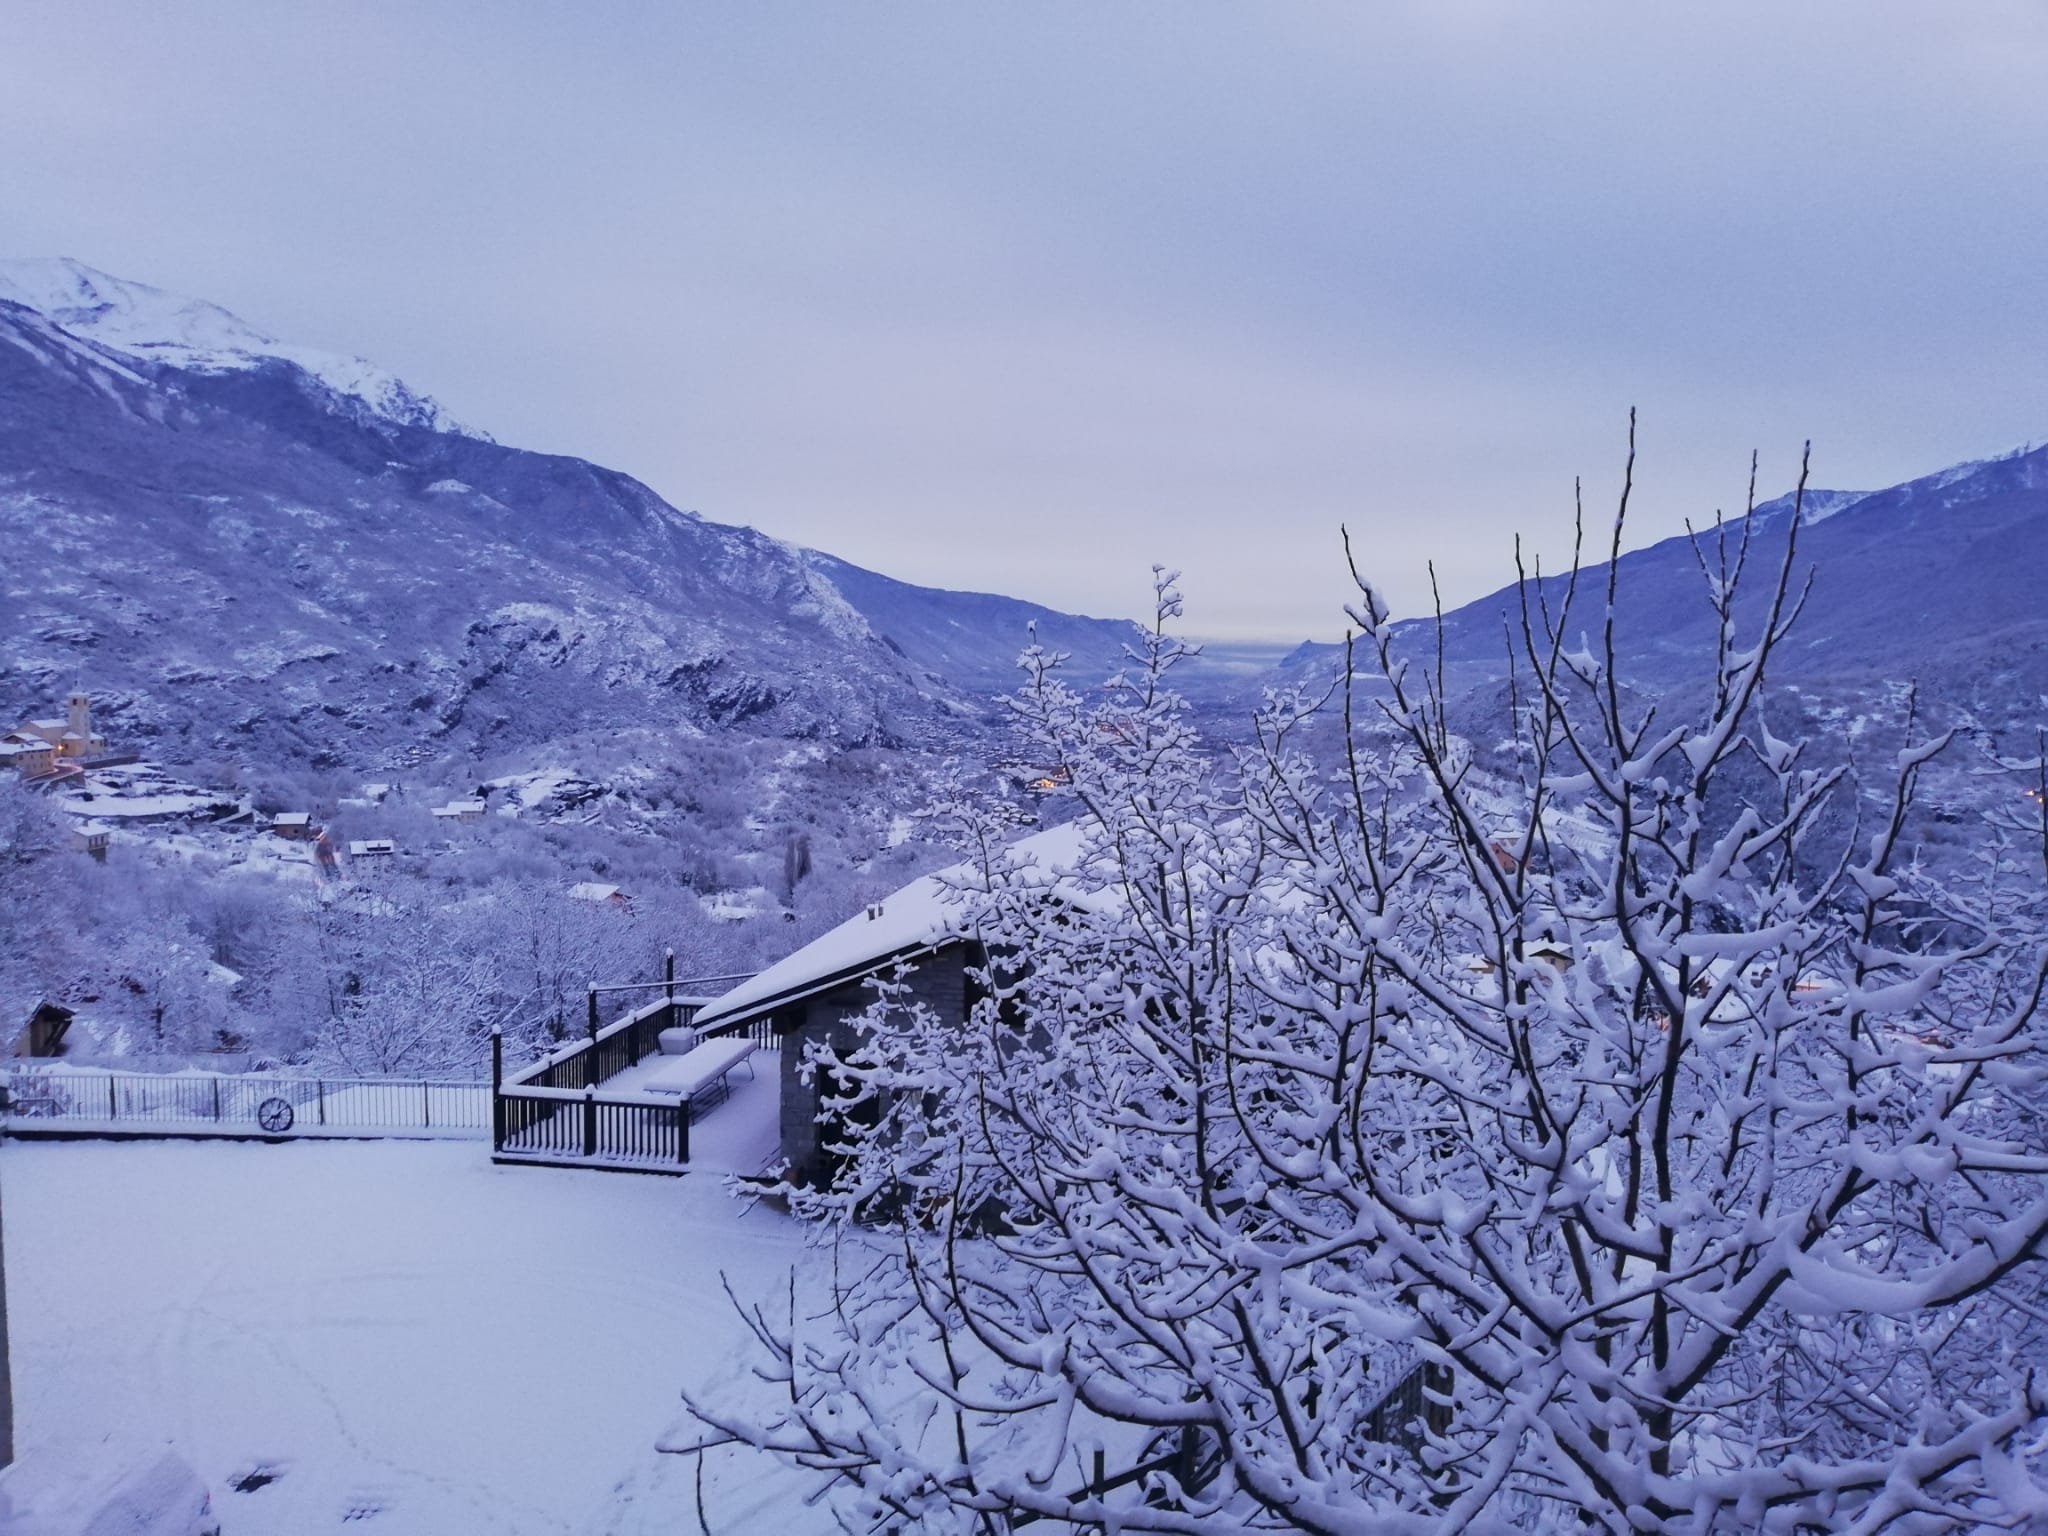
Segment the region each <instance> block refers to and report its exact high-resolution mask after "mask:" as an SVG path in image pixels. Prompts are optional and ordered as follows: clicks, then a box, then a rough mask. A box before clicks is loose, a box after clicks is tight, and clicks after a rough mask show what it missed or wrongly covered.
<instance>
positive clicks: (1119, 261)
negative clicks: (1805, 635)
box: [0, 0, 2048, 639]
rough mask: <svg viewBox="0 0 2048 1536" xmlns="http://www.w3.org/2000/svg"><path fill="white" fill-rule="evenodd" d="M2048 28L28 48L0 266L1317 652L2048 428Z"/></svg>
mask: <svg viewBox="0 0 2048 1536" xmlns="http://www.w3.org/2000/svg"><path fill="white" fill-rule="evenodd" d="M2044 79H2048V8H2044V7H2042V6H2040V5H2038V4H2034V3H2022V0H2004V3H1998V0H1990V3H1985V4H1976V5H1971V6H1968V7H1950V6H1941V5H1935V4H1928V5H1923V6H1904V5H1891V4H1884V3H1876V4H1853V5H1851V4H1824V3H1815V4H1801V5H1797V6H1787V5H1782V4H1770V5H1756V6H1741V5H1732V4H1721V5H1714V6H1703V7H1693V8H1688V9H1687V10H1686V11H1685V12H1684V13H1683V14H1679V13H1678V8H1665V7H1648V6H1641V5H1619V4H1616V5H1579V4H1540V5H1539V4H1535V3H1533V0H1532V3H1530V4H1526V5H1508V4H1483V3H1446V4H1432V5H1426V6H1425V5H1413V6H1400V5H1377V6H1366V5H1352V4H1342V5H1328V6H1323V5H1306V4H1275V5H1228V6H1226V5H1220V4H1210V3H1202V0H1178V3H1173V4H1166V3H1153V4H1137V5H1115V6H1112V5H1103V4H1098V3H1092V0H1091V3H1087V4H1078V3H1034V4H1031V5H1000V6H997V5H976V4H948V5H943V6H942V5H936V4H916V5H908V4H906V5H899V6H881V5H860V6H852V5H838V4H825V3H822V0H820V3H816V4H803V5H798V4H773V3H763V4H750V5H744V6H742V5H719V6H709V5H706V6H670V5H665V4H664V5H646V6H642V7H637V8H636V7H629V6H625V5H617V6H604V7H581V6H572V5H555V6H525V5H513V4H497V5H491V6H482V5H476V6H467V7H455V6H435V5H417V6H415V5H397V4H390V5H381V6H373V5H361V6H346V7H341V6H335V7H320V8H313V7H297V6H289V7H281V6H276V5H271V4H257V3H249V4H240V5H238V4H232V3H220V4H213V5H208V6H205V7H166V6H155V5H150V6H144V5H139V4H138V5H135V6H131V7H102V6H95V5H91V4H76V3H67V4H51V5H46V6H29V5H23V6H15V7H10V8H9V12H8V18H7V26H6V29H5V31H4V33H0V167H4V170H0V254H12V255H54V254H63V255H72V256H76V257H79V258H80V259H82V260H84V261H87V262H89V263H91V264H93V265H95V266H99V267H102V268H104V269H106V270H108V271H111V272H114V273H117V274H119V275H121V276H124V277H132V278H137V279H140V280H142V281H145V282H154V283H157V284H159V285H161V286H164V287H168V288H173V289H177V290H180V291H184V292H189V293H194V294H198V295H202V296H204V297H207V298H211V299H213V300H215V301H217V302H219V303H221V304H224V305H226V306H227V307H228V308H230V309H232V310H235V311H236V312H237V313H239V314H241V315H242V316H244V317H245V318H246V319H248V320H250V321H251V322H253V323H255V324H257V325H259V326H262V327H264V328H266V329H268V330H271V331H273V332H274V333H276V334H278V335H280V336H283V337H286V338H288V339H291V340H294V341H298V342H301V343H304V344H308V345H317V346H324V347H329V348H333V349H336V350H343V351H352V352H358V353H361V354H363V355H365V356H368V357H370V358H373V359H375V360H376V361H378V362H380V363H382V364H384V365H385V366H387V367H389V368H391V369H393V370H394V371H396V372H398V373H400V374H401V375H403V376H404V377H405V378H406V379H407V380H408V381H409V382H411V383H413V384H414V385H415V386H417V387H420V388H423V389H426V390H428V391H430V392H432V393H434V394H435V395H437V396H439V397H440V398H441V399H442V400H443V401H444V402H445V403H446V404H447V405H448V406H449V407H450V408H451V409H452V410H454V411H455V412H456V414H458V415H460V416H463V417H465V418H467V419H470V420H473V421H475V422H477V423H478V424H480V425H482V426H484V427H486V428H488V429H489V430H490V431H492V432H493V433H494V434H496V435H497V436H498V437H499V438H501V439H502V440H504V441H507V442H511V443H516V444H519V445H521V446H527V447H534V448H544V449H550V450H555V451H560V452H568V453H577V454H582V455H585V456H587V457H590V458H593V459H596V460H599V461H600V462H603V463H606V464H609V465H613V466H615V467H618V468H620V469H624V470H627V471H630V472H631V473H634V474H636V475H638V476H640V477H641V478H642V479H645V480H646V481H648V482H649V483H650V484H652V485H653V486H654V487H655V488H656V489H657V490H659V491H660V492H661V493H662V494H663V495H665V496H667V497H668V498H669V499H670V500H672V501H674V502H676V503H677V504H678V505H680V506H684V507H690V508H694V509H696V510H699V511H701V512H703V513H705V514H706V515H707V516H711V517H715V518H718V519H721V520H724V521H732V522H744V523H751V524H753V525H755V526H757V527H760V528H762V529H765V530H767V531H769V532H771V533H774V534H777V535H780V536H783V537H787V538H791V539H795V540H798V541H801V542H804V543H808V544H813V545H816V546H818V547H821V548H824V549H828V550H830V551H832V552H833V553H835V554H839V555H842V556H845V557H846V558H849V559H852V560H856V561H858V562H860V563H863V564H866V565H870V566H873V567H875V568H877V569H880V570H883V571H887V572H889V573H890V574H893V575H897V576H901V577H905V578H907V579H911V580H917V581H923V582H929V583H934V584H939V585H945V586H953V587H977V588H984V589H993V590H1000V591H1007V592H1012V593H1015V594H1017V595H1019V596H1025V597H1031V598H1035V599H1038V600H1041V601H1045V602H1050V603H1053V604H1056V605H1058V606H1061V607H1067V608H1074V609H1080V610H1083V611H1090V612H1098V613H1108V612H1130V611H1132V610H1133V609H1134V608H1136V607H1137V606H1138V605H1139V604H1140V603H1141V602H1142V600H1143V596H1144V593H1145V590H1146V581H1147V570H1148V568H1149V566H1150V564H1151V563H1152V562H1153V561H1155V560H1159V561H1164V562H1167V563H1169V564H1173V565H1177V566H1179V567H1181V568H1182V569H1183V571H1184V573H1185V582H1186V586H1187V591H1188V598H1189V621H1190V625H1191V627H1192V628H1193V629H1195V630H1197V631H1201V632H1207V633H1213V634H1229V635H1241V636H1269V637H1276V638H1290V639H1291V638H1297V637H1300V636H1303V635H1309V634H1315V635H1322V636H1327V635H1330V634H1333V633H1335V632H1336V630H1337V629H1338V628H1339V627H1340V625H1341V616H1340V615H1339V613H1338V610H1337V603H1338V602H1339V601H1340V600H1341V598H1342V595H1343V586H1342V583H1341V581H1340V578H1339V571H1338V551H1337V542H1336V528H1337V525H1338V523H1339V522H1340V521H1344V520H1348V521H1349V522H1350V523H1351V524H1352V526H1353V529H1354V532H1355V533H1356V534H1357V535H1358V536H1359V538H1360V542H1361V544H1362V545H1363V546H1364V547H1365V548H1366V549H1367V551H1368V552H1369V558H1370V559H1371V562H1372V564H1373V566H1374V568H1375V569H1376V570H1377V571H1378V572H1379V573H1381V575H1382V577H1383V579H1384V582H1385V584H1386V585H1387V587H1388V588H1389V590H1390V591H1391V593H1392V594H1393V596H1394V598H1395V600H1396V603H1397V606H1399V607H1401V608H1404V609H1411V610H1412V609H1413V608H1415V607H1417V606H1419V605H1420V604H1421V603H1422V602H1423V601H1425V599H1426V587H1425V585H1424V578H1423V575H1422V570H1423V561H1424V560H1425V559H1426V558H1428V557H1431V556H1434V557H1435V559H1436V561H1437V565H1438V569H1439V571H1440V572H1441V574H1442V576H1443V580H1444V584H1445V588H1446V593H1447V596H1449V597H1450V598H1451V599H1453V600H1462V599H1466V598H1470V597H1475V596H1478V595H1480V594H1481V593H1482V592H1484V591H1487V590H1489V589H1491V588H1492V587H1494V586H1497V585H1499V584H1500V583H1501V582H1502V581H1504V580H1505V579H1506V578H1507V577H1508V576H1509V574H1510V567H1509V563H1508V561H1509V539H1510V538H1511V536H1512V535H1513V533H1515V532H1516V531H1520V532H1522V533H1524V534H1525V535H1528V536H1530V537H1531V538H1532V539H1534V540H1535V541H1536V542H1537V543H1538V545H1539V546H1541V547H1544V548H1547V549H1551V550H1556V549H1557V548H1559V547H1560V546H1561V544H1562V540H1563V535H1564V532H1565V530H1566V528H1567V525H1568V519H1569V515H1570V496H1571V481H1572V476H1573V475H1574V473H1580V472H1582V473H1584V474H1585V475H1586V477H1587V479H1588V483H1589V487H1590V489H1591V490H1592V491H1593V493H1594V499H1595V502H1596V504H1597V505H1598V506H1599V507H1600V508H1601V509H1602V512H1603V515H1604V511H1605V509H1606V507H1607V505H1608V503H1609V500H1610V492H1611V489H1612V486H1613V484H1614V482H1615V479H1616V472H1617V470H1618V467H1619V457H1620V445H1621V438H1622V428H1623V422H1624V419H1625V414H1626V411H1627V408H1628V407H1629V406H1630V405H1632V404H1633V405H1635V406H1637V407H1639V408H1640V409H1641V411H1642V413H1643V422H1644V425H1643V430H1642V445H1643V462H1642V468H1641V476H1640V479H1641V482H1642V486H1643V499H1642V502H1641V508H1642V522H1641V524H1640V532H1641V537H1642V538H1643V539H1645V540H1647V539H1648V538H1651V537H1655V536H1661V535H1663V534H1665V533H1668V532H1672V531H1674V530H1675V529H1676V528H1677V527H1678V525H1679V522H1680V519H1682V518H1683V517H1684V516H1686V515H1688V514H1691V515H1694V516H1699V515H1708V516H1710V515H1711V513H1712V510H1713V509H1714V507H1715V506H1717V505H1722V506H1728V505H1732V504H1734V503H1736V502H1738V501H1739V499H1740V496H1741V491H1742V484H1743V479H1744V474H1745V469H1746V465H1747V459H1748V452H1749V449H1750V448H1751V447H1752V446H1755V447H1757V448H1759V449H1760V450H1762V452H1763V456H1764V484H1765V488H1766V491H1767V492H1769V493H1774V492H1776V491H1778V490H1781V489H1783V488H1784V487H1785V486H1786V485H1787V484H1788V483H1789V480H1790V478H1791V475H1792V473H1793V468H1794V464H1795V461H1796V456H1797V451H1798V445H1799V442H1800V440H1801V439H1802V438H1804V437H1807V436H1811V437H1812V438H1813V439H1814V440H1815V459H1816V464H1817V476H1818V478H1819V479H1820V480H1821V481H1822V482H1823V483H1825V484H1830V485H1836V486H1865V485H1867V486H1876V485H1881V484H1886V483H1890V482H1892V481H1896V480H1899V479H1902V478H1906V477H1908V476H1910V475H1913V474H1917V473H1922V472H1926V471H1929V470H1932V469H1934V468H1937V467H1939V466H1941V465H1943V464H1946V463H1949V462H1951V461H1954V460H1957V459H1961V458H1967V457H1973V456H1978V455H1982V454H1987V453H1993V452H1997V451H2000V450H2003V449H2005V448H2008V447H2012V446H2016V445H2017V444H2019V443H2020V442H2023V441H2026V440H2029V439H2038V438H2040V437H2042V436H2044V435H2048V347H2044V345H2043V342H2044V338H2048V90H2044V89H2043V88H2042V81H2043V80H2044Z"/></svg>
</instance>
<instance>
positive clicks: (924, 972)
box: [777, 944, 967, 1182]
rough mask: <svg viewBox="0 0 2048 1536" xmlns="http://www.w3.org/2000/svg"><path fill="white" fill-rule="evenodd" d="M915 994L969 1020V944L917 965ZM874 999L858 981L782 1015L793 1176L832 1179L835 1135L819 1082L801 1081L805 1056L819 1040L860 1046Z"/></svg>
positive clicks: (785, 1151)
mask: <svg viewBox="0 0 2048 1536" xmlns="http://www.w3.org/2000/svg"><path fill="white" fill-rule="evenodd" d="M903 979H904V980H905V981H906V982H907V983H908V984H909V986H910V995H911V996H912V997H913V998H914V999H916V1000H917V1001H918V1002H921V1003H923V1004H925V1005H926V1006H927V1007H929V1008H931V1009H932V1011H933V1012H935V1013H936V1014H937V1015H938V1016H939V1017H940V1018H942V1019H957V1020H959V1021H960V1022H962V1023H965V1022H966V1019H967V946H966V945H965V944H953V945H949V946H948V947H946V948H945V949H942V950H939V951H938V952H937V953H935V954H931V955H927V956H925V957H924V958H923V959H921V960H919V961H917V962H916V963H915V964H913V965H912V966H911V967H910V969H909V971H908V973H907V974H906V975H905V976H904V978H903ZM874 1001H875V991H874V988H872V987H869V986H866V985H863V984H861V983H859V982H856V983H853V984H852V985H849V986H846V987H842V988H840V989H839V990H838V991H836V992H827V993H822V994H820V995H819V996H817V997H813V998H810V999H808V1000H807V1001H805V1002H802V1003H798V1004H795V1005H794V1006H793V1007H792V1008H791V1009H790V1010H789V1013H788V1015H778V1018H777V1024H778V1026H779V1027H785V1028H786V1031H787V1032H786V1033H784V1034H783V1039H782V1051H781V1056H782V1155H783V1156H784V1157H785V1158H787V1159H788V1160H789V1168H790V1176H791V1177H793V1178H795V1179H798V1180H799V1181H802V1182H812V1181H815V1180H818V1179H820V1178H821V1177H825V1176H829V1174H830V1172H831V1169H830V1166H829V1164H830V1158H829V1156H828V1155H827V1154H826V1153H825V1151H824V1145H825V1143H827V1142H829V1141H832V1140H834V1139H836V1138H835V1136H834V1134H833V1133H832V1132H831V1131H830V1130H829V1129H828V1128H826V1127H823V1126H820V1125H819V1123H818V1084H817V1083H816V1082H805V1081H803V1078H802V1067H803V1060H804V1055H805V1052H806V1050H807V1048H808V1047H809V1046H810V1045H811V1044H812V1043H814V1042H816V1041H820V1040H823V1041H829V1042H830V1043H831V1045H832V1047H833V1048H834V1049H835V1050H840V1051H845V1050H850V1049H851V1048H852V1047H853V1046H855V1045H857V1044H858V1043H859V1042H860V1030H859V1029H858V1028H857V1027H856V1026H855V1025H854V1023H853V1021H854V1020H855V1019H858V1018H859V1017H860V1016H861V1015H862V1014H863V1013H865V1012H867V1010H868V1009H869V1007H871V1006H872V1005H873V1003H874Z"/></svg>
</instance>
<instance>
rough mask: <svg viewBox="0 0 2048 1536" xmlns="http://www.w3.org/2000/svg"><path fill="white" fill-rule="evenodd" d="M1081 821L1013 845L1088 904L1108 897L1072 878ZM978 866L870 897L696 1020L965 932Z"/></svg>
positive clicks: (790, 993) (1050, 884)
mask: <svg viewBox="0 0 2048 1536" xmlns="http://www.w3.org/2000/svg"><path fill="white" fill-rule="evenodd" d="M1081 839H1082V828H1081V824H1080V823H1079V822H1069V823H1067V824H1066V825H1065V826H1060V827H1052V828H1049V829H1048V830H1046V831H1043V832H1035V833H1033V834H1032V835H1031V836H1029V837H1026V838H1020V839H1019V840H1018V841H1016V842H1014V843H1012V844H1011V845H1010V847H1009V849H1008V852H1009V854H1010V857H1011V860H1012V863H1013V865H1014V866H1018V867H1025V868H1033V867H1035V868H1036V869H1037V870H1039V871H1041V872H1042V875H1041V878H1043V880H1044V881H1045V884H1046V886H1047V888H1048V889H1049V890H1056V891H1059V892H1060V893H1061V894H1063V895H1066V896H1069V897H1071V898H1072V899H1075V900H1079V901H1082V902H1085V903H1088V904H1094V903H1096V902H1099V901H1100V900H1101V899H1102V898H1100V897H1099V896H1096V895H1093V894H1091V893H1085V892H1083V891H1082V890H1081V889H1080V887H1078V886H1077V885H1075V884H1074V883H1073V881H1072V880H1071V878H1070V875H1071V871H1072V869H1073V867H1074V865H1075V864H1076V863H1077V862H1078V861H1079V859H1080V855H1081ZM977 878H978V871H977V870H976V868H975V867H974V866H973V865H971V864H955V865H953V866H951V867H950V868H948V869H942V870H940V871H938V872H937V873H936V874H930V875H925V876H924V877H922V878H921V879H917V880H913V881H911V883H910V884H908V885H906V886H904V887H903V889H901V890H900V891H897V892H895V893H894V894H893V895H891V896H888V897H886V898H884V899H883V900H881V901H879V902H875V903H872V904H871V905H869V906H868V907H867V908H866V909H865V910H864V911H862V912H860V913H857V914H856V915H855V916H853V917H850V918H848V919H847V920H846V921H845V922H843V923H841V924H840V925H839V926H838V927H837V928H834V929H832V930H831V931H830V932H829V933H825V934H821V935H819V936H818V937H817V938H815V939H813V940H812V941H811V942H810V943H808V944H806V945H805V946H804V947H803V948H802V949H800V950H798V951H797V952H796V953H795V954H793V955H786V956H784V957H783V958H782V959H780V960H778V961H776V962H775V964H773V965H771V966H769V967H768V969H767V970H765V971H763V972H761V974H760V975H758V976H756V977H754V978H753V979H752V980H750V981H745V982H742V983H741V984H740V985H739V986H737V987H734V988H733V989H732V990H731V991H730V992H728V993H726V994H725V995H724V996H723V997H721V998H719V999H718V1000H717V1001H716V1002H713V1003H712V1004H711V1005H710V1006H708V1007H706V1008H704V1009H702V1010H701V1011H700V1012H699V1013H698V1014H697V1017H696V1019H695V1020H694V1022H695V1023H696V1024H697V1025H698V1026H699V1027H700V1028H701V1027H702V1026H704V1025H707V1024H713V1023H717V1022H720V1021H729V1020H732V1019H736V1018H741V1017H748V1016H754V1017H758V1016H759V1015H761V1014H764V1013H767V1012H769V1011H770V1010H772V1009H775V1008H779V1007H781V1006H782V1005H783V1004H785V1003H791V1002H795V1001H797V1000H798V999H799V998H804V997H810V996H813V995H815V994H817V993H819V992H826V991H830V990H831V989H832V988H834V987H837V986H842V985H844V984H845V983H847V982H849V981H854V980H857V979H859V978H860V977H862V976H867V975H871V974H873V973H874V972H876V971H878V970H880V969H881V968H882V967H883V966H885V965H889V964H893V963H894V962H896V961H897V960H902V959H908V958H910V957H911V956H914V955H919V954H924V953H927V952H929V951H931V950H934V949H938V948H940V947H942V946H944V945H946V944H948V943H951V942H953V941H954V940H956V939H959V938H962V937H965V932H964V924H965V916H966V914H965V913H964V911H963V910H962V905H961V897H960V894H959V893H960V892H961V891H962V890H963V889H969V888H971V885H972V882H973V881H974V880H975V879H977Z"/></svg>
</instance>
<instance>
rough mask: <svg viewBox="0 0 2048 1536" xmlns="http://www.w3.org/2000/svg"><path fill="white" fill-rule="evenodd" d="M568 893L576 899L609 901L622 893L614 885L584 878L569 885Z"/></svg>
mask: <svg viewBox="0 0 2048 1536" xmlns="http://www.w3.org/2000/svg"><path fill="white" fill-rule="evenodd" d="M569 894H570V895H571V896H573V897H575V898H576V900H578V901H610V900H611V899H612V898H613V897H614V896H618V895H621V894H623V893H622V892H621V891H620V890H619V888H618V887H617V886H616V885H599V884H598V883H597V882H596V881H594V880H585V881H583V882H582V883H581V884H579V885H572V886H570V887H569Z"/></svg>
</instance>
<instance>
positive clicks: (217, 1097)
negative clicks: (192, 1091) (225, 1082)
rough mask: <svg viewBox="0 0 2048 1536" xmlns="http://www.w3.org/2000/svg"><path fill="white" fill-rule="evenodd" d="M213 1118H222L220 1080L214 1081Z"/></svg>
mask: <svg viewBox="0 0 2048 1536" xmlns="http://www.w3.org/2000/svg"><path fill="white" fill-rule="evenodd" d="M213 1118H214V1119H216V1120H218V1119H219V1118H220V1079H219V1078H217V1077H216V1078H215V1079H214V1080H213Z"/></svg>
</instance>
